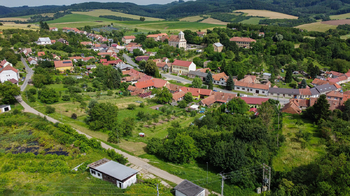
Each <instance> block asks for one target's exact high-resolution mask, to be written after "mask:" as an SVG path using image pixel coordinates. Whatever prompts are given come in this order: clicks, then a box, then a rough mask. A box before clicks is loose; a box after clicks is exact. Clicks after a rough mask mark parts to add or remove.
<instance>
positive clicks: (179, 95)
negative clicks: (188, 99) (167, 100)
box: [173, 91, 186, 102]
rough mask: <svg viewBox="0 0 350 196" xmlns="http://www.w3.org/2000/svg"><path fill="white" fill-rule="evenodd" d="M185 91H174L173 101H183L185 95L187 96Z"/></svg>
mask: <svg viewBox="0 0 350 196" xmlns="http://www.w3.org/2000/svg"><path fill="white" fill-rule="evenodd" d="M185 94H186V93H185V92H184V91H179V92H176V93H173V101H176V102H178V101H182V100H183V98H184V96H185Z"/></svg>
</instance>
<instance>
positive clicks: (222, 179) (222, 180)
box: [219, 174, 226, 196]
mask: <svg viewBox="0 0 350 196" xmlns="http://www.w3.org/2000/svg"><path fill="white" fill-rule="evenodd" d="M219 175H220V176H221V177H222V178H221V196H224V184H225V183H224V181H225V179H226V178H225V176H224V175H223V174H219Z"/></svg>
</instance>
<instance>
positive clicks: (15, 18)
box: [0, 17, 28, 21]
mask: <svg viewBox="0 0 350 196" xmlns="http://www.w3.org/2000/svg"><path fill="white" fill-rule="evenodd" d="M27 19H28V18H19V17H10V18H0V20H3V21H16V20H19V21H27Z"/></svg>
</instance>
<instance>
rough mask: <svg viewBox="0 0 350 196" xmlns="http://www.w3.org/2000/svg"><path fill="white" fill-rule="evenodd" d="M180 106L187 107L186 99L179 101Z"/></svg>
mask: <svg viewBox="0 0 350 196" xmlns="http://www.w3.org/2000/svg"><path fill="white" fill-rule="evenodd" d="M179 107H180V108H185V107H187V103H186V101H185V100H182V101H180V102H179Z"/></svg>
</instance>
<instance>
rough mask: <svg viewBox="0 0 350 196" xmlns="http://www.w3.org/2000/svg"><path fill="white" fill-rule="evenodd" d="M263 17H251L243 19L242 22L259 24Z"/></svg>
mask: <svg viewBox="0 0 350 196" xmlns="http://www.w3.org/2000/svg"><path fill="white" fill-rule="evenodd" d="M261 19H262V18H249V19H247V20H243V21H242V22H240V23H242V24H252V25H257V24H259V22H260V20H261Z"/></svg>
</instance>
